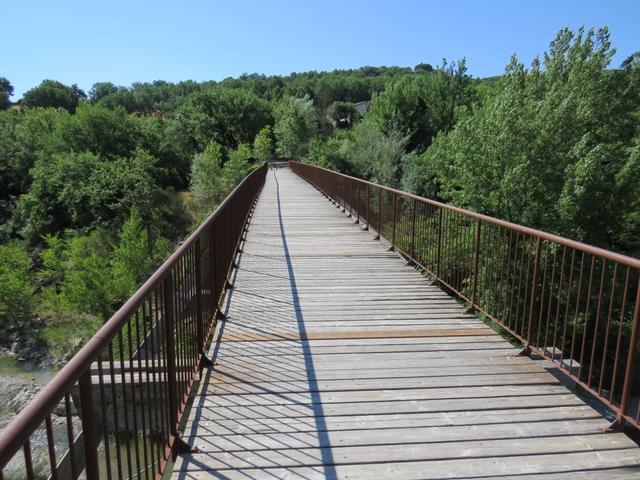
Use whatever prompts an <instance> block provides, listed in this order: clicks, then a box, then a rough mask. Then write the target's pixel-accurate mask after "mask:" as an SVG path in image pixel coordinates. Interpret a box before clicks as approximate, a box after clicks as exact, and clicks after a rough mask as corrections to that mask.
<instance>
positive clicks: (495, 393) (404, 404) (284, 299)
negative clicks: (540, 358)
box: [173, 169, 640, 479]
mask: <svg viewBox="0 0 640 480" xmlns="http://www.w3.org/2000/svg"><path fill="white" fill-rule="evenodd" d="M372 237H373V235H372V234H371V233H369V232H364V231H362V228H361V227H359V226H357V225H354V224H353V219H351V218H347V217H346V216H345V214H344V213H341V212H340V211H339V210H338V209H336V208H335V207H334V206H333V205H332V204H331V203H329V202H328V201H327V200H326V199H325V198H324V197H322V196H321V195H320V194H319V193H318V192H317V191H316V190H315V189H313V188H312V187H311V186H309V185H308V184H306V183H305V182H304V181H302V180H301V179H299V178H297V177H296V176H295V175H294V174H292V173H291V172H290V171H289V170H288V169H281V170H278V171H277V173H274V172H270V173H269V175H268V178H267V183H266V185H265V188H264V191H263V193H262V195H261V197H260V200H259V202H258V205H257V208H256V210H255V214H254V216H253V218H252V221H251V224H250V228H249V232H248V235H247V240H246V243H245V245H244V246H243V254H242V256H241V258H240V262H239V268H238V270H237V271H236V274H235V278H234V288H233V290H232V291H231V295H230V297H229V299H228V304H227V309H228V319H227V320H226V321H224V322H223V323H221V324H220V325H219V327H218V331H217V338H218V339H219V341H218V342H217V343H216V344H215V345H214V347H213V348H212V351H211V354H212V356H213V357H214V358H215V366H214V368H213V369H211V370H209V371H205V372H204V375H203V379H202V382H201V384H200V387H199V392H198V396H197V397H196V399H195V402H194V406H193V408H192V409H191V411H190V413H189V417H188V418H189V419H188V424H187V428H186V431H185V440H186V441H187V442H188V443H190V444H192V445H195V446H197V447H198V449H199V452H198V453H195V454H191V455H184V456H181V457H180V458H179V459H178V460H177V462H176V464H175V468H174V473H173V478H200V479H207V478H223V479H236V478H237V479H262V478H268V479H275V478H287V479H293V478H305V479H315V478H329V479H338V478H339V479H347V478H348V479H371V478H378V479H391V478H397V479H426V478H484V479H486V478H501V479H508V478H516V477H517V478H545V479H555V478H562V479H566V478H576V479H577V478H581V479H582V478H585V479H600V478H625V479H626V478H640V449H639V448H638V447H637V445H636V444H635V443H634V442H633V441H631V440H630V439H629V438H628V437H627V436H626V435H624V434H622V433H609V434H605V433H603V432H602V428H603V427H605V426H606V425H607V423H608V422H607V421H606V420H605V419H604V418H602V417H601V416H600V415H599V414H598V413H597V412H596V411H595V410H593V409H592V408H591V407H589V406H587V405H585V403H584V402H583V401H582V400H580V399H579V398H578V397H576V396H575V395H573V394H572V393H571V392H570V391H569V390H568V389H567V388H566V387H564V386H563V385H561V384H560V383H559V382H558V381H557V379H556V378H555V377H554V376H553V375H551V374H550V373H548V372H547V371H546V370H545V369H544V368H543V366H541V365H539V364H537V363H535V362H533V361H532V360H530V359H528V358H522V357H518V356H516V350H515V349H514V348H513V347H512V346H511V345H509V344H508V343H507V342H505V341H504V340H502V339H501V338H500V336H498V335H496V334H495V333H494V332H493V331H492V330H491V329H489V328H487V327H486V326H485V325H484V324H483V323H481V322H480V321H478V320H476V319H475V318H474V317H473V316H472V315H469V314H466V313H465V312H464V307H463V306H461V305H460V304H458V303H457V302H456V301H455V300H453V299H452V298H451V297H449V296H447V295H446V294H445V293H444V292H442V291H441V290H440V289H439V288H437V287H434V286H431V285H429V284H428V282H427V281H426V279H425V278H424V277H423V276H422V275H420V274H419V273H418V272H417V271H416V270H414V269H413V268H411V267H409V266H406V265H405V264H404V262H403V260H402V259H400V258H399V257H398V256H397V255H396V254H394V253H392V252H388V251H387V249H386V246H385V245H384V244H383V243H381V242H379V241H375V240H373V238H372Z"/></svg>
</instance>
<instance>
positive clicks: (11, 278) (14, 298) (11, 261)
mask: <svg viewBox="0 0 640 480" xmlns="http://www.w3.org/2000/svg"><path fill="white" fill-rule="evenodd" d="M30 268H31V259H30V258H29V253H28V252H27V249H26V247H25V246H24V244H22V243H20V242H18V241H16V240H12V241H10V242H8V243H5V244H4V245H0V345H3V346H5V347H6V346H7V344H8V343H9V342H11V341H14V340H15V339H16V338H18V337H21V336H23V335H24V334H25V333H27V332H28V331H29V330H30V329H31V328H33V324H34V315H35V311H34V306H33V294H34V289H33V286H32V285H31V283H30V282H29V269H30Z"/></svg>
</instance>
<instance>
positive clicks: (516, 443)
mask: <svg viewBox="0 0 640 480" xmlns="http://www.w3.org/2000/svg"><path fill="white" fill-rule="evenodd" d="M462 443H463V444H462V445H459V444H458V442H435V443H422V444H420V443H418V444H411V443H401V445H402V447H398V445H396V446H389V445H366V446H357V445H350V446H347V447H344V446H339V445H326V446H323V447H322V448H301V449H290V448H283V449H271V450H269V449H266V450H260V452H259V455H258V454H256V452H255V451H254V450H236V451H232V452H230V451H225V452H223V453H218V452H207V451H202V452H200V453H195V454H193V455H191V456H190V457H191V461H190V462H188V465H187V468H193V469H195V470H201V469H202V465H206V470H222V469H227V468H231V469H248V468H275V467H299V466H322V465H349V464H364V463H368V462H372V460H374V459H375V461H376V462H381V463H386V462H389V463H391V462H410V461H414V462H415V461H423V462H424V461H428V460H431V461H437V460H440V461H442V460H460V459H469V460H471V459H473V462H470V463H475V461H476V460H482V459H487V458H494V457H501V456H504V455H505V452H506V451H508V452H509V454H510V455H515V456H524V455H529V456H532V455H550V454H555V455H557V454H559V453H577V452H593V451H598V452H599V453H600V454H601V455H603V456H606V453H607V451H609V450H614V451H615V450H621V449H632V450H634V451H636V458H638V459H640V449H637V445H636V444H635V443H633V442H632V441H631V439H629V438H628V437H626V436H624V435H617V434H597V435H562V436H560V437H545V438H544V440H543V441H539V442H533V441H530V440H529V439H527V438H524V439H521V438H509V439H501V440H480V441H477V440H471V441H468V442H462ZM477 471H478V470H476V472H477Z"/></svg>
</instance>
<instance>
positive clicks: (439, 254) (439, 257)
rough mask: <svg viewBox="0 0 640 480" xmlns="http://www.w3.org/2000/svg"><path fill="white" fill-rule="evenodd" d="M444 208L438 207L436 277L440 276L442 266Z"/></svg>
mask: <svg viewBox="0 0 640 480" xmlns="http://www.w3.org/2000/svg"><path fill="white" fill-rule="evenodd" d="M442 215H443V214H442V208H441V207H440V208H438V247H437V251H436V279H437V278H438V277H440V273H441V272H440V270H441V268H442V265H441V263H442Z"/></svg>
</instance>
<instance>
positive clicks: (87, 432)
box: [78, 359, 137, 480]
mask: <svg viewBox="0 0 640 480" xmlns="http://www.w3.org/2000/svg"><path fill="white" fill-rule="evenodd" d="M98 361H100V359H98ZM78 383H79V387H80V388H79V390H80V412H81V415H82V439H83V442H84V462H85V464H84V465H85V472H86V477H87V478H89V479H91V480H93V479H99V478H100V469H99V467H98V441H97V436H96V424H95V419H94V412H93V386H92V385H91V367H90V366H89V367H87V369H86V370H85V372H84V373H83V374H82V376H81V377H80V379H79V381H78ZM134 407H135V406H134ZM136 433H137V432H136ZM105 441H106V439H105Z"/></svg>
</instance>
